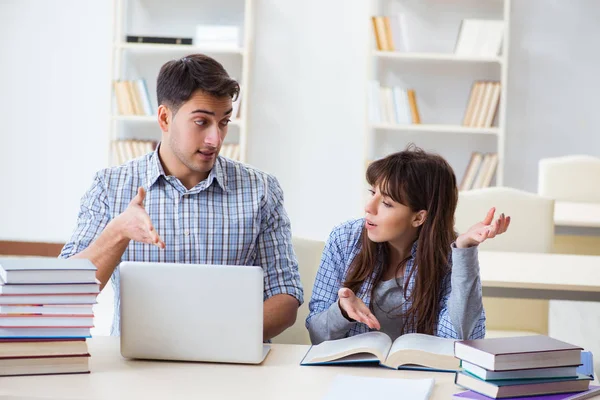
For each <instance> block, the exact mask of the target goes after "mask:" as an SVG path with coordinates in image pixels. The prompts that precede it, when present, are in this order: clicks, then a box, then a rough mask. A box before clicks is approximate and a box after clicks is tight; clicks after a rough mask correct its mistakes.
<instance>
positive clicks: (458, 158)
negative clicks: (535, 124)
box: [364, 0, 511, 185]
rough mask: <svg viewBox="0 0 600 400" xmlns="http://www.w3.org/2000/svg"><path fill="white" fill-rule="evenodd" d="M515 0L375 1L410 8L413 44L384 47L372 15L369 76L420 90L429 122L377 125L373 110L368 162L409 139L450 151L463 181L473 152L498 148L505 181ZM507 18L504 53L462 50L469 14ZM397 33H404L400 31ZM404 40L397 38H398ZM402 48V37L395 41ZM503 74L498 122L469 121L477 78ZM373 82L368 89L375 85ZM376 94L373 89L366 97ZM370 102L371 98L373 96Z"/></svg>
mask: <svg viewBox="0 0 600 400" xmlns="http://www.w3.org/2000/svg"><path fill="white" fill-rule="evenodd" d="M510 1H511V0H489V1H486V2H481V1H475V0H458V1H453V2H450V3H449V2H443V1H436V0H423V1H419V2H415V1H411V0H373V2H372V9H371V15H370V16H369V18H370V17H371V16H372V15H387V16H389V17H390V18H395V17H396V15H397V14H398V13H402V14H403V15H404V18H405V19H404V20H405V22H406V25H405V33H406V35H407V41H408V44H409V49H408V51H378V50H377V46H376V41H375V35H374V32H373V27H372V24H371V21H370V20H369V21H368V23H369V34H370V35H371V39H372V40H370V44H369V48H368V50H367V54H368V60H369V61H368V68H367V70H368V77H367V82H370V81H372V80H378V81H379V82H380V83H381V85H382V86H388V87H389V86H400V87H403V88H405V89H414V90H415V92H416V97H417V104H418V108H419V112H420V116H421V124H410V125H394V124H381V123H378V124H374V123H371V121H370V120H369V113H368V112H367V113H366V114H367V120H366V129H365V132H366V134H365V146H364V149H365V152H364V159H365V166H366V165H368V163H369V162H370V161H372V160H374V159H377V158H380V157H383V156H385V155H387V154H389V153H392V152H395V151H400V150H403V149H404V148H405V147H406V145H407V144H408V143H415V144H416V145H417V146H419V147H422V148H424V149H425V150H428V151H433V152H436V153H438V154H440V155H442V156H443V157H445V158H446V159H447V160H448V161H449V162H450V164H451V165H452V167H453V168H454V171H455V173H456V175H457V179H458V181H459V182H460V180H461V178H462V175H463V174H464V172H465V169H466V167H467V164H468V163H469V160H470V157H471V153H472V152H473V151H482V152H497V153H498V158H499V163H498V167H497V170H496V178H495V183H496V185H502V181H503V169H504V148H505V137H506V132H505V129H506V87H507V76H508V71H507V66H508V63H507V56H506V55H507V54H508V46H509V42H510V40H509V38H510V35H509V34H510V32H509V25H510V23H509V18H510ZM467 18H478V19H495V20H503V21H504V34H503V45H502V52H501V55H498V56H495V57H465V56H457V55H455V54H454V46H455V44H456V40H457V38H458V33H459V29H460V24H461V21H462V20H463V19H467ZM395 39H396V38H395ZM395 41H396V40H395ZM395 45H396V47H398V43H397V42H396V43H395ZM480 80H493V81H499V82H500V84H501V94H500V102H499V105H498V107H499V108H498V112H497V115H496V118H495V124H494V125H493V126H492V127H490V128H473V127H466V126H463V125H462V120H463V117H464V113H465V111H466V107H467V103H468V100H469V96H470V92H471V87H472V84H473V83H474V82H475V81H480ZM368 90H369V89H368V85H366V92H367V91H368ZM365 97H366V98H368V96H365ZM365 103H366V104H367V107H369V104H368V101H366V102H365Z"/></svg>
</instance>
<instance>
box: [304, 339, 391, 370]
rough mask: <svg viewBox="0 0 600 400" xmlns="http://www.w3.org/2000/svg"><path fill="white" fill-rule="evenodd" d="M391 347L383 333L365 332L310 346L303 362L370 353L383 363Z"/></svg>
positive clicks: (330, 359) (324, 360) (389, 340)
mask: <svg viewBox="0 0 600 400" xmlns="http://www.w3.org/2000/svg"><path fill="white" fill-rule="evenodd" d="M391 346H392V339H390V337H389V336H388V335H386V334H385V333H381V332H367V333H363V334H361V335H356V336H351V337H348V338H344V339H339V340H329V341H326V342H323V343H321V344H318V345H316V346H312V347H311V349H310V350H309V352H308V353H307V354H306V357H305V359H304V362H309V363H311V362H326V361H332V360H337V359H339V358H342V357H346V356H348V355H351V354H358V353H372V354H374V355H375V356H376V357H377V358H378V359H379V360H380V361H383V360H384V359H385V358H386V356H387V354H388V351H389V349H390V347H391Z"/></svg>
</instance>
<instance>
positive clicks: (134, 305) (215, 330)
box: [120, 262, 269, 364]
mask: <svg viewBox="0 0 600 400" xmlns="http://www.w3.org/2000/svg"><path fill="white" fill-rule="evenodd" d="M120 275H121V285H120V287H121V293H120V294H121V354H122V355H123V357H126V358H140V359H155V360H178V361H206V362H224V363H247V364H258V363H261V362H262V361H263V360H264V358H265V357H266V355H267V353H268V351H269V347H268V346H267V345H263V270H262V268H260V267H250V266H229V265H197V264H172V263H149V262H123V263H121V265H120Z"/></svg>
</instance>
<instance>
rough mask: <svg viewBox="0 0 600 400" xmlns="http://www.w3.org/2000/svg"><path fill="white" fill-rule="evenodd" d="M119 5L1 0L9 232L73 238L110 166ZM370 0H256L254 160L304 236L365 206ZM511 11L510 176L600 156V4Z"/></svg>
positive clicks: (524, 2)
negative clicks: (90, 193)
mask: <svg viewBox="0 0 600 400" xmlns="http://www.w3.org/2000/svg"><path fill="white" fill-rule="evenodd" d="M111 3H112V2H109V1H92V0H88V1H77V0H54V1H52V2H48V1H44V0H19V1H17V0H4V1H2V2H0V35H2V36H1V37H3V38H18V40H3V41H2V43H1V44H0V54H1V55H2V61H3V62H2V63H1V64H0V90H1V91H2V93H3V96H0V113H1V114H0V116H1V117H2V121H3V127H2V128H3V129H2V130H1V131H0V168H1V171H2V187H3V190H2V191H1V194H0V240H44V241H45V240H48V241H64V240H67V239H68V237H69V235H70V232H71V229H72V228H73V224H74V222H75V216H76V213H77V207H78V204H79V199H80V197H81V195H82V194H83V192H84V191H85V190H86V188H87V186H88V185H89V183H90V182H91V178H92V176H93V173H94V172H95V171H96V170H98V169H100V168H102V167H104V166H105V164H106V161H107V143H106V139H107V132H108V118H107V115H108V113H109V96H110V91H109V90H110V87H109V85H108V76H109V75H108V74H109V56H110V29H111V11H112V10H111V7H112V4H111ZM368 3H369V2H367V1H364V0H327V1H319V0H309V1H305V2H301V3H298V2H278V1H276V0H256V1H255V6H256V10H255V11H256V15H255V17H256V24H255V31H256V32H255V49H254V50H255V51H254V57H253V61H252V66H253V71H252V84H253V85H254V90H253V91H252V96H251V99H250V100H251V107H250V112H251V114H250V118H249V119H250V126H249V128H250V131H249V132H250V140H249V161H250V162H251V163H252V164H254V165H256V166H258V167H259V168H262V169H264V170H266V171H269V172H272V173H274V174H275V175H276V176H277V177H278V178H279V179H280V182H281V184H282V186H283V188H284V190H285V195H286V205H287V209H288V212H289V214H290V217H291V219H292V225H293V229H294V233H295V234H297V235H300V236H307V237H314V238H324V237H325V236H326V235H327V233H328V232H329V231H330V229H331V228H332V227H333V225H335V224H336V223H338V222H340V221H342V220H345V219H347V218H350V217H353V216H359V215H360V214H361V207H362V204H361V203H362V201H361V199H360V196H361V193H362V190H363V176H362V167H363V166H362V154H363V153H362V150H363V148H362V147H363V136H362V132H363V129H364V127H365V111H366V110H365V108H364V104H365V103H364V98H363V95H364V84H365V82H364V79H365V78H366V76H367V72H366V71H367V63H368V62H369V60H367V59H365V56H366V54H367V51H366V49H367V46H368V41H369V40H370V35H371V31H370V29H371V27H370V25H369V21H368V19H366V18H365V17H366V16H368V15H369V5H368ZM512 8H513V10H512V16H511V19H512V24H511V46H510V49H511V52H510V73H509V88H508V95H509V98H508V102H507V104H508V110H507V115H508V120H507V130H508V137H507V151H506V157H507V158H506V175H505V177H506V184H507V185H510V186H515V187H518V188H522V189H526V190H535V188H536V183H537V161H538V159H539V158H541V157H548V156H557V155H562V154H567V153H578V152H581V153H584V152H585V153H589V154H593V155H599V156H600V135H597V134H596V132H595V130H596V127H597V126H600V113H597V112H595V108H594V107H595V102H594V98H595V97H594V94H595V92H594V89H595V88H597V87H600V82H599V81H600V78H598V75H597V74H596V69H597V68H596V66H597V65H598V64H599V63H598V61H600V60H599V56H598V55H597V54H596V53H595V52H594V51H592V49H593V48H594V45H595V43H594V38H595V37H597V36H598V33H600V32H599V31H600V27H598V25H597V24H596V20H597V17H598V16H599V15H600V5H599V4H598V3H597V1H595V0H574V1H570V2H562V1H557V0H555V1H552V2H548V1H546V0H513V1H512ZM24 44H25V45H24ZM82 149H83V151H82Z"/></svg>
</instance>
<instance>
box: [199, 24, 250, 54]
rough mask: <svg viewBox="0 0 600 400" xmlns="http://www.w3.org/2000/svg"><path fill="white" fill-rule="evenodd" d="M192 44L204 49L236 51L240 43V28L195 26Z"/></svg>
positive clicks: (233, 26) (234, 26) (231, 26)
mask: <svg viewBox="0 0 600 400" xmlns="http://www.w3.org/2000/svg"><path fill="white" fill-rule="evenodd" d="M193 43H194V45H195V46H201V47H203V48H206V49H224V48H226V49H236V48H238V47H239V43H240V28H239V27H238V26H236V25H197V26H196V35H195V36H194V41H193Z"/></svg>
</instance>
